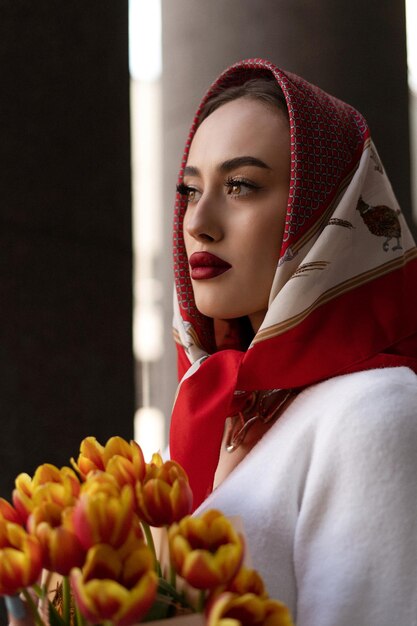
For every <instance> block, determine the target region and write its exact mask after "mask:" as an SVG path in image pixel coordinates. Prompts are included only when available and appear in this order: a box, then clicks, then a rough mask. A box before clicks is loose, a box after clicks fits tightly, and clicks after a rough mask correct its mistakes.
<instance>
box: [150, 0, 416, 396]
mask: <svg viewBox="0 0 417 626" xmlns="http://www.w3.org/2000/svg"><path fill="white" fill-rule="evenodd" d="M162 8H163V12H162V32H163V39H162V41H163V80H162V86H163V139H164V146H163V159H164V160H163V166H164V169H163V171H164V179H163V183H164V194H165V195H164V208H165V218H164V227H165V242H166V243H165V248H166V249H167V250H169V249H170V247H171V221H172V220H171V215H172V207H173V202H174V187H175V182H176V176H177V172H178V169H179V164H180V160H181V154H182V150H183V146H184V142H185V138H186V135H187V133H188V128H189V125H190V123H191V120H192V116H193V114H194V112H195V109H196V107H197V105H198V103H199V100H200V98H201V96H202V95H203V93H204V92H205V90H206V89H207V87H208V85H209V84H210V82H211V81H212V80H214V79H215V78H216V76H217V75H218V74H219V73H220V72H221V71H222V70H223V69H225V68H226V67H227V66H228V65H230V64H232V63H234V62H236V61H238V60H241V59H245V58H249V57H264V58H267V59H269V60H271V61H272V62H274V63H275V64H276V65H278V67H281V68H283V69H287V70H289V71H292V72H295V73H296V74H300V75H301V76H303V77H305V78H306V79H307V80H310V81H311V82H313V83H316V84H317V85H319V86H320V87H322V88H323V89H325V90H326V91H328V92H330V93H331V94H333V95H335V96H338V97H339V98H341V99H342V100H346V101H347V102H349V103H350V104H352V105H353V106H355V107H356V108H358V109H359V110H360V111H361V112H362V113H363V114H364V115H365V116H366V118H367V119H368V122H369V124H370V127H371V132H372V134H373V137H374V140H375V142H376V145H377V147H378V150H379V152H380V154H381V157H382V159H383V161H384V164H385V167H386V169H387V171H388V174H389V176H390V178H391V182H392V184H393V187H394V189H395V191H396V194H397V196H398V199H399V201H400V204H401V206H402V208H403V211H404V213H405V214H406V215H407V217H408V219H409V221H410V219H411V203H410V160H409V122H408V88H407V66H406V37H405V9H404V4H403V2H392V1H391V0H382V1H380V0H368V2H363V1H362V0H339V1H338V2H335V1H334V0H321V1H320V2H312V1H311V0H257V1H256V2H254V1H253V0H211V1H210V2H207V1H206V0H175V1H174V2H171V1H170V0H164V1H163V3H162ZM167 254H168V253H167ZM170 283H172V273H171V271H169V272H168V271H167V272H166V275H165V284H166V285H167V287H166V289H165V292H167V296H166V298H167V299H166V311H167V313H166V324H165V326H166V327H167V328H169V327H170V324H171V308H170V289H169V288H168V285H169V284H170ZM164 367H165V372H164V378H166V379H169V380H170V381H171V383H170V384H171V388H172V389H174V387H175V377H174V373H173V372H174V371H175V358H174V352H173V348H172V350H171V353H170V355H169V358H168V356H166V359H165V362H164Z"/></svg>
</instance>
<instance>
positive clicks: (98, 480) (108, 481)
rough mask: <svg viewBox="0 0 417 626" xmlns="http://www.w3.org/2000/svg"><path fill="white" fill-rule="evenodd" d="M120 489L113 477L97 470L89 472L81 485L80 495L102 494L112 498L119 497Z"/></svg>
mask: <svg viewBox="0 0 417 626" xmlns="http://www.w3.org/2000/svg"><path fill="white" fill-rule="evenodd" d="M120 489H121V488H120V485H119V483H118V482H117V480H116V479H115V477H114V476H112V475H111V474H108V473H107V472H102V471H99V470H95V471H92V472H90V474H89V475H88V478H87V480H86V481H85V482H84V483H83V484H82V485H81V493H88V494H90V495H94V494H96V493H104V494H106V495H107V496H109V497H114V498H117V497H119V495H120Z"/></svg>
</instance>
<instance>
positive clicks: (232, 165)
mask: <svg viewBox="0 0 417 626" xmlns="http://www.w3.org/2000/svg"><path fill="white" fill-rule="evenodd" d="M243 165H252V166H254V167H260V168H262V169H264V170H270V169H272V168H271V167H269V165H267V164H266V163H265V162H264V161H261V159H257V158H256V157H253V156H240V157H235V158H234V159H228V160H227V161H223V163H220V165H219V166H218V168H217V169H218V170H220V172H224V173H227V172H231V171H232V170H234V169H236V168H237V167H242V166H243ZM200 174H201V173H200V170H199V169H198V167H194V166H193V165H187V166H186V167H185V168H184V176H200Z"/></svg>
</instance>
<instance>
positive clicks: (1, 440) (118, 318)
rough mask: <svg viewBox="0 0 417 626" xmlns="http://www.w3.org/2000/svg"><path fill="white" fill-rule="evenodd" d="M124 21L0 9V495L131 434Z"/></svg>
mask: <svg viewBox="0 0 417 626" xmlns="http://www.w3.org/2000/svg"><path fill="white" fill-rule="evenodd" d="M127 17H128V13H127V0H126V1H123V0H120V1H119V2H114V1H113V0H88V1H85V0H75V1H72V2H55V1H52V0H37V1H36V2H32V1H31V0H13V2H2V3H1V5H0V42H1V45H0V67H1V70H0V71H1V98H0V109H1V113H0V137H1V141H0V171H1V173H2V174H1V179H2V183H1V209H0V219H1V229H0V255H1V262H0V302H1V306H0V458H1V468H2V471H1V474H0V496H5V497H8V496H9V493H10V489H11V487H12V484H13V479H14V477H15V476H16V474H17V473H19V472H23V471H26V472H29V473H32V472H33V470H34V469H35V467H36V466H37V465H38V464H40V463H41V462H46V461H49V462H52V463H55V464H57V465H64V464H67V463H68V461H69V457H70V456H71V455H74V454H77V451H78V445H79V442H80V440H81V438H82V437H84V436H86V435H95V436H97V438H98V439H100V440H105V439H107V438H108V437H109V436H110V435H112V434H120V435H122V436H125V437H130V436H131V435H132V432H133V412H134V388H133V356H132V328H131V327H132V322H131V318H132V295H131V294H132V275H131V268H132V252H131V215H130V207H131V202H130V140H129V131H130V129H129V74H128V37H127V33H128V24H127Z"/></svg>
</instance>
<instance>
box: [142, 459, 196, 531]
mask: <svg viewBox="0 0 417 626" xmlns="http://www.w3.org/2000/svg"><path fill="white" fill-rule="evenodd" d="M135 490H136V507H137V511H138V514H139V517H140V518H141V519H143V520H144V521H145V522H146V523H147V524H150V525H151V526H168V525H169V524H172V523H173V522H176V521H179V520H180V519H182V518H183V517H184V516H185V515H188V514H189V513H190V512H191V509H192V503H193V496H192V492H191V488H190V485H189V483H188V478H187V475H186V473H185V472H184V470H183V469H182V467H181V466H180V465H178V463H175V462H174V461H166V462H165V463H164V462H163V461H162V458H161V456H160V455H159V454H154V455H153V457H152V462H151V463H150V464H147V466H146V475H145V478H144V479H143V481H142V482H140V483H139V482H138V483H137V484H136V488H135Z"/></svg>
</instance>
